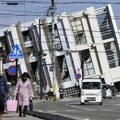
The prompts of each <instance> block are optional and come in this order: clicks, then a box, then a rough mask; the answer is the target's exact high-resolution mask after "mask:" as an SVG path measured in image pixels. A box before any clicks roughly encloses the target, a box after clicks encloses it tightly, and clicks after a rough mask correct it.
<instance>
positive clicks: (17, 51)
mask: <svg viewBox="0 0 120 120" xmlns="http://www.w3.org/2000/svg"><path fill="white" fill-rule="evenodd" d="M23 57H24V56H23V53H22V51H21V50H20V48H19V46H18V45H17V44H16V45H15V46H14V48H13V49H12V52H11V53H10V59H22V58H23Z"/></svg>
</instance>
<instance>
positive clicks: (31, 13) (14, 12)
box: [0, 0, 120, 28]
mask: <svg viewBox="0 0 120 120" xmlns="http://www.w3.org/2000/svg"><path fill="white" fill-rule="evenodd" d="M11 1H17V2H18V1H22V2H20V4H18V5H7V4H6V2H11ZM55 2H56V3H57V4H56V8H57V9H56V14H60V13H62V12H75V11H80V10H83V9H85V8H86V7H91V6H94V7H95V8H99V7H104V6H106V4H108V3H111V4H112V8H113V11H114V15H115V17H116V18H117V25H118V27H119V28H120V14H119V11H120V9H119V8H120V1H119V0H55ZM80 2H83V3H80ZM58 3H64V4H58ZM50 5H51V0H0V27H1V26H2V27H6V26H7V25H11V24H16V23H17V22H19V21H20V22H28V21H32V20H34V19H36V18H45V17H47V16H46V15H47V10H48V8H49V6H50Z"/></svg>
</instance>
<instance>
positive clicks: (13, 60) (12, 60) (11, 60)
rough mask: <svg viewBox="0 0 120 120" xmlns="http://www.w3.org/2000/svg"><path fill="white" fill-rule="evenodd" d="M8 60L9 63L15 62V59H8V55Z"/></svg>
mask: <svg viewBox="0 0 120 120" xmlns="http://www.w3.org/2000/svg"><path fill="white" fill-rule="evenodd" d="M7 57H8V60H9V62H15V61H16V59H10V54H8V56H7Z"/></svg>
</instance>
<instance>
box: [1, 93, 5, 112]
mask: <svg viewBox="0 0 120 120" xmlns="http://www.w3.org/2000/svg"><path fill="white" fill-rule="evenodd" d="M4 109H5V106H4V95H0V112H4Z"/></svg>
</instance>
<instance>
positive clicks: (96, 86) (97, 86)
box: [82, 82, 101, 89]
mask: <svg viewBox="0 0 120 120" xmlns="http://www.w3.org/2000/svg"><path fill="white" fill-rule="evenodd" d="M100 88H101V86H100V82H83V83H82V89H100Z"/></svg>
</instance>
